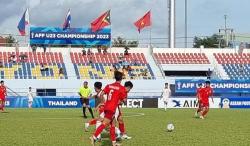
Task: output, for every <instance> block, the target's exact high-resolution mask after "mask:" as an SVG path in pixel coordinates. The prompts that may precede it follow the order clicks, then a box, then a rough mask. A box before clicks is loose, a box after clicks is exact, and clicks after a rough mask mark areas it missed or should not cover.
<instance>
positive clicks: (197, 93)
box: [195, 83, 202, 117]
mask: <svg viewBox="0 0 250 146" xmlns="http://www.w3.org/2000/svg"><path fill="white" fill-rule="evenodd" d="M201 89H202V83H199V84H198V88H197V89H196V97H197V101H198V107H197V109H196V112H195V117H197V116H198V113H199V112H200V111H201V96H200V95H201Z"/></svg>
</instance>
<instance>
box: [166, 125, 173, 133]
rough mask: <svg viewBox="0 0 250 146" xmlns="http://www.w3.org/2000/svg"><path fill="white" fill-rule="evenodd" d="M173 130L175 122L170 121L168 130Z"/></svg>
mask: <svg viewBox="0 0 250 146" xmlns="http://www.w3.org/2000/svg"><path fill="white" fill-rule="evenodd" d="M173 130H174V124H172V123H169V124H168V125H167V131H168V132H172V131H173Z"/></svg>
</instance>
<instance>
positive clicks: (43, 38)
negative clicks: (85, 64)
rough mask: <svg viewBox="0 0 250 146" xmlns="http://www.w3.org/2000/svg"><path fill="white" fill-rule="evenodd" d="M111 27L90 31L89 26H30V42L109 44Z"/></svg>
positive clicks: (47, 43)
mask: <svg viewBox="0 0 250 146" xmlns="http://www.w3.org/2000/svg"><path fill="white" fill-rule="evenodd" d="M110 42H111V29H110V28H104V29H101V30H99V31H97V32H92V31H91V29H90V28H70V29H67V30H63V29H62V28H59V27H30V44H31V45H32V44H45V45H69V44H72V45H85V46H95V45H106V46H108V45H110Z"/></svg>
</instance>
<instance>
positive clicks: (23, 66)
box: [0, 52, 68, 79]
mask: <svg viewBox="0 0 250 146" xmlns="http://www.w3.org/2000/svg"><path fill="white" fill-rule="evenodd" d="M0 65H1V66H0V78H1V79H67V78H68V77H67V71H66V68H65V65H64V62H63V57H62V54H61V53H57V52H55V53H52V52H50V53H41V52H37V53H33V52H0ZM60 69H61V70H63V74H62V75H59V70H60Z"/></svg>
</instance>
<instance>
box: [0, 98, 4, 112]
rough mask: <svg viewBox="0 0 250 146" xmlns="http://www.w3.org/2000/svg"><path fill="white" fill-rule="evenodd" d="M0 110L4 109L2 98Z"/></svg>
mask: <svg viewBox="0 0 250 146" xmlns="http://www.w3.org/2000/svg"><path fill="white" fill-rule="evenodd" d="M0 110H2V111H3V99H1V98H0Z"/></svg>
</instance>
